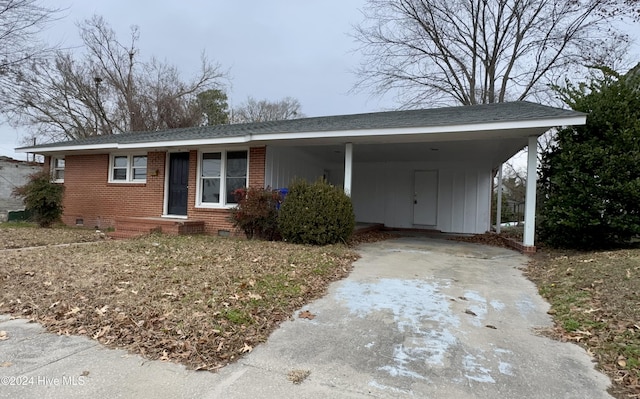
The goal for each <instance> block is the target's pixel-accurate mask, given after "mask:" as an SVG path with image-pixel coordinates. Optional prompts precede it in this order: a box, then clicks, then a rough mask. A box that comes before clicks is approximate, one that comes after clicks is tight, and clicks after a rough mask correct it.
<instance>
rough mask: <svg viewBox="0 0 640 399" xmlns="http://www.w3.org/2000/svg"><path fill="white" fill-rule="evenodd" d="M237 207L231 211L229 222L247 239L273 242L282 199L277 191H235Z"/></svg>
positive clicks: (256, 189)
mask: <svg viewBox="0 0 640 399" xmlns="http://www.w3.org/2000/svg"><path fill="white" fill-rule="evenodd" d="M234 194H235V196H236V201H237V202H238V206H237V207H236V208H233V209H231V216H230V218H231V221H232V222H233V225H234V226H235V227H237V228H240V229H242V231H244V234H245V235H246V236H247V238H249V239H252V238H261V239H264V240H273V239H275V238H276V237H277V236H278V221H277V217H278V204H279V203H280V202H281V200H282V198H281V197H280V194H279V193H278V192H277V191H273V190H269V189H263V188H256V187H251V188H249V189H239V190H236V191H235V193H234Z"/></svg>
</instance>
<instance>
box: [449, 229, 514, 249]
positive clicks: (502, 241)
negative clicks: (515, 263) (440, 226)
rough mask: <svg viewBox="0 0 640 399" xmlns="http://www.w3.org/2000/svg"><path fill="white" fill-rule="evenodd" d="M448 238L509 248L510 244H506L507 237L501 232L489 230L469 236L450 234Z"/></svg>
mask: <svg viewBox="0 0 640 399" xmlns="http://www.w3.org/2000/svg"><path fill="white" fill-rule="evenodd" d="M449 240H452V241H460V242H469V243H474V244H483V245H491V246H493V247H501V248H511V246H510V245H509V244H508V240H509V238H507V237H505V236H503V235H502V234H496V233H489V232H487V233H484V234H474V235H470V236H452V237H449Z"/></svg>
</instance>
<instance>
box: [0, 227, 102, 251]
mask: <svg viewBox="0 0 640 399" xmlns="http://www.w3.org/2000/svg"><path fill="white" fill-rule="evenodd" d="M12 225H13V223H0V250H2V249H15V248H28V247H40V246H47V245H57V244H70V243H78V242H91V241H99V240H102V239H104V238H103V235H102V234H100V233H96V230H87V229H73V228H53V229H45V228H36V227H13V226H12Z"/></svg>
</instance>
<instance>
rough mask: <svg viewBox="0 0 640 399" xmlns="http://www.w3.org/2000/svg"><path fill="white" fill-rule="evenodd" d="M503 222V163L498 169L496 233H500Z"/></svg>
mask: <svg viewBox="0 0 640 399" xmlns="http://www.w3.org/2000/svg"><path fill="white" fill-rule="evenodd" d="M501 224H502V164H500V169H498V195H497V198H496V233H498V234H500V225H501Z"/></svg>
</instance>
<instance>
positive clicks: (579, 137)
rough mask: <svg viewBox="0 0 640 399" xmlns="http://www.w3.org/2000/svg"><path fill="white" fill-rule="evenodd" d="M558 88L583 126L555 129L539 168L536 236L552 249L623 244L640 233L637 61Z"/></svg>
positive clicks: (639, 71) (639, 73)
mask: <svg viewBox="0 0 640 399" xmlns="http://www.w3.org/2000/svg"><path fill="white" fill-rule="evenodd" d="M602 72H603V77H602V78H597V79H596V78H594V79H592V80H591V81H590V82H588V83H583V84H579V85H573V84H571V83H568V84H567V87H566V88H564V89H558V90H559V93H560V94H561V95H562V96H563V99H564V100H565V102H566V103H567V104H568V105H570V106H571V108H572V109H574V110H576V111H581V112H587V113H588V114H589V115H588V117H587V122H586V125H584V126H573V127H567V128H564V129H560V130H559V131H558V135H557V137H556V140H555V143H554V145H553V146H552V147H551V148H550V150H549V151H547V153H545V154H544V156H543V159H542V163H541V167H540V180H539V183H540V187H541V190H540V192H541V201H540V204H541V212H540V219H539V220H540V229H539V232H540V238H541V239H542V240H543V241H544V242H545V243H546V244H548V245H551V246H554V247H564V248H577V249H595V248H613V247H620V246H625V245H627V244H629V243H631V242H632V239H633V237H634V236H636V235H639V234H640V94H639V92H638V87H640V66H638V67H636V68H634V69H633V70H631V71H630V72H629V73H628V74H627V75H624V76H620V75H619V74H616V73H615V72H613V71H610V70H607V69H602Z"/></svg>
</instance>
